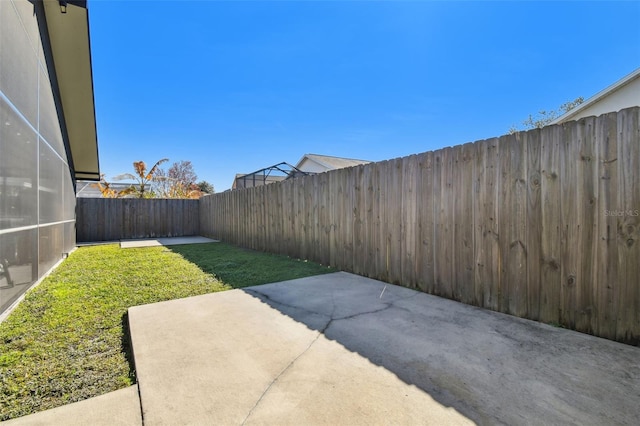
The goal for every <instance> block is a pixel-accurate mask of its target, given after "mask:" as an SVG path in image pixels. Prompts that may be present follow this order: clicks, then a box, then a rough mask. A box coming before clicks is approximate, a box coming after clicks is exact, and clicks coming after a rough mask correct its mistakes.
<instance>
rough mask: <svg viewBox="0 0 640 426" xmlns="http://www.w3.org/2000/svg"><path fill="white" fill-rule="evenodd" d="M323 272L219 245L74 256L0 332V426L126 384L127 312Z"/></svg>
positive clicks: (103, 249) (86, 250) (88, 251)
mask: <svg viewBox="0 0 640 426" xmlns="http://www.w3.org/2000/svg"><path fill="white" fill-rule="evenodd" d="M327 272H332V270H331V269H329V268H327V267H323V266H321V265H318V264H315V263H311V262H306V261H302V260H297V259H291V258H288V257H285V256H277V255H271V254H267V253H260V252H255V251H250V250H245V249H241V248H237V247H234V246H230V245H227V244H223V243H212V244H194V245H184V246H171V247H147V248H135V249H121V248H119V246H118V245H103V246H93V247H82V248H79V249H78V250H76V251H75V252H73V253H72V254H71V255H70V256H69V258H68V259H66V260H65V261H64V262H63V263H62V264H61V265H60V266H59V267H58V268H57V269H56V270H55V271H54V272H53V273H52V274H51V275H49V276H48V277H47V278H46V279H45V280H44V281H43V282H42V284H40V285H39V286H38V287H36V288H35V289H33V290H31V291H29V292H28V293H27V295H26V297H25V300H24V301H23V302H22V303H21V304H20V305H19V306H18V308H17V309H16V310H15V311H14V312H12V313H11V315H10V316H9V317H8V318H7V319H6V320H5V321H4V322H3V323H2V324H0V421H1V420H7V419H10V418H14V417H18V416H22V415H26V414H30V413H34V412H36V411H41V410H45V409H48V408H53V407H57V406H60V405H64V404H67V403H71V402H75V401H80V400H83V399H86V398H90V397H93V396H97V395H101V394H104V393H107V392H110V391H113V390H117V389H120V388H123V387H126V386H129V385H131V384H133V383H135V372H134V371H133V370H132V367H131V365H132V364H131V363H130V359H129V336H128V330H127V319H126V313H127V308H129V307H131V306H136V305H143V304H147V303H154V302H160V301H164V300H170V299H176V298H181V297H188V296H195V295H199V294H204V293H212V292H216V291H222V290H228V289H231V288H240V287H246V286H250V285H257V284H266V283H270V282H276V281H283V280H289V279H294V278H301V277H306V276H311V275H317V274H323V273H327Z"/></svg>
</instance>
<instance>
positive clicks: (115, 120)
mask: <svg viewBox="0 0 640 426" xmlns="http://www.w3.org/2000/svg"><path fill="white" fill-rule="evenodd" d="M89 14H90V29H91V44H92V56H93V59H92V60H93V77H94V90H95V102H96V118H97V126H98V143H99V151H100V166H101V171H102V172H103V173H105V174H106V176H107V178H111V177H113V176H115V175H117V174H121V173H124V172H131V171H132V166H131V163H132V162H133V161H136V160H144V161H145V162H147V163H148V164H149V163H154V162H155V161H156V160H158V159H160V158H163V157H168V158H169V159H170V162H174V161H179V160H190V161H192V162H193V164H194V168H195V171H196V173H197V174H198V176H199V178H200V179H204V180H207V181H209V182H211V183H213V184H214V186H215V188H216V191H223V190H226V189H228V188H229V187H230V186H231V184H232V181H233V177H234V176H235V174H236V173H249V172H252V171H255V170H257V169H260V168H263V167H267V166H270V165H273V164H276V163H279V162H281V161H287V162H289V163H292V164H295V163H296V162H297V161H298V160H299V159H300V158H301V157H302V155H303V154H305V153H315V154H324V155H334V156H339V157H349V158H358V159H366V160H372V161H380V160H385V159H390V158H395V157H401V156H405V155H410V154H415V153H419V152H425V151H430V150H435V149H439V148H442V147H445V146H452V145H458V144H461V143H466V142H473V141H476V140H480V139H486V138H490V137H494V136H500V135H502V134H505V133H507V131H508V129H509V127H510V126H511V125H519V124H520V123H521V122H522V121H523V120H524V119H526V118H527V116H528V115H529V114H530V113H535V112H536V111H539V110H542V109H546V110H549V109H555V108H557V107H558V106H559V105H560V104H562V103H564V102H566V101H569V100H573V99H575V98H576V97H578V96H583V97H585V98H588V97H590V96H592V95H594V94H595V93H597V92H598V91H600V90H602V89H604V88H605V87H606V86H608V85H610V84H612V83H614V82H615V81H617V80H619V79H620V78H622V77H624V76H625V75H627V74H629V73H631V72H632V71H634V70H635V69H637V68H638V67H640V25H638V22H639V21H640V2H638V1H625V2H615V1H605V2H593V1H581V2H578V1H572V2H551V1H543V2H515V1H511V2H507V1H493V2H472V1H466V2H449V1H447V2H444V1H441V2H431V1H406V2H404V1H388V2H380V1H375V2H374V1H233V2H231V1H229V2H227V1H185V0H180V1H153V0H148V1H141V0H139V1H126V0H120V1H111V0H90V1H89Z"/></svg>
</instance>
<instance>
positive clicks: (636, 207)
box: [200, 108, 640, 344]
mask: <svg viewBox="0 0 640 426" xmlns="http://www.w3.org/2000/svg"><path fill="white" fill-rule="evenodd" d="M639 121H640V108H631V109H627V110H623V111H621V112H619V113H612V114H607V115H603V116H600V117H597V118H595V117H589V118H585V119H582V120H580V121H578V122H571V123H567V124H564V125H555V126H549V127H545V128H543V129H539V130H532V131H528V132H521V133H517V134H514V135H505V136H502V137H499V138H494V139H488V140H483V141H478V142H475V143H468V144H465V145H461V146H456V147H453V148H445V149H441V150H438V151H433V152H427V153H424V154H420V155H413V156H410V157H405V158H399V159H395V160H390V161H383V162H379V163H373V164H368V165H365V166H358V167H355V168H349V169H343V170H336V171H332V172H328V173H322V174H319V175H315V176H307V177H303V178H297V179H292V180H288V181H284V182H282V183H275V184H271V185H267V186H261V187H257V188H251V189H243V190H238V191H232V192H225V193H221V194H215V195H212V196H208V197H204V198H202V199H201V200H200V232H201V233H202V234H203V235H208V236H211V237H215V238H220V239H222V240H224V241H227V242H230V243H234V244H238V245H241V246H245V247H250V248H254V249H258V250H265V251H270V252H277V253H284V254H287V255H290V256H296V257H301V258H306V259H310V260H314V261H318V262H321V263H323V264H329V265H332V266H335V267H337V268H340V269H342V270H346V271H351V272H354V273H357V274H361V275H365V276H369V277H372V278H376V279H380V280H383V281H388V282H392V283H397V284H401V285H404V286H408V287H413V288H418V289H420V290H423V291H425V292H427V293H431V294H435V295H439V296H444V297H447V298H451V299H454V300H458V301H461V302H464V303H468V304H472V305H476V306H480V307H484V308H488V309H492V310H495V311H499V312H505V313H509V314H512V315H516V316H519V317H524V318H529V319H533V320H539V321H543V322H547V323H554V324H559V325H562V326H565V327H567V328H571V329H575V330H578V331H583V332H587V333H591V334H595V335H598V336H602V337H606V338H610V339H614V340H619V341H624V342H628V343H632V344H638V342H639V340H640V127H639Z"/></svg>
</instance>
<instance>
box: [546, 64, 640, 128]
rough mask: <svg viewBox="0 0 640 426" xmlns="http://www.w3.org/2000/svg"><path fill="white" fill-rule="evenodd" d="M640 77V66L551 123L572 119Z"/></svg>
mask: <svg viewBox="0 0 640 426" xmlns="http://www.w3.org/2000/svg"><path fill="white" fill-rule="evenodd" d="M638 77H640V68H638V69H637V70H635V71H633V72H632V73H631V74H629V75H627V76H626V77H623V78H621V79H620V80H618V81H617V82H615V83H613V84H612V85H611V86H609V87H607V88H606V89H604V90H601V91H599V92H598V93H596V94H595V95H593V96H592V97H590V98H589V99H587V100H586V101H585V102H583V103H581V104H580V105H578V106H577V107H575V108H573V109H571V110H569V111H568V112H565V113H564V114H562V115H561V116H560V117H558V118H556V119H555V120H553V121H552V122H551V123H550V124H549V125H551V124H558V123H561V122H564V121H568V120H571V117H574V116H576V115H578V114H579V113H580V111H582V110H584V109H586V108H588V107H590V106H591V105H593V104H595V103H596V102H598V101H599V100H600V99H602V98H604V97H605V96H608V95H609V94H611V93H613V92H615V91H617V90H619V89H620V88H621V87H623V86H625V85H627V84H628V83H630V82H631V81H633V80H635V79H636V78H638Z"/></svg>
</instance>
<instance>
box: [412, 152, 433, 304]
mask: <svg viewBox="0 0 640 426" xmlns="http://www.w3.org/2000/svg"><path fill="white" fill-rule="evenodd" d="M433 184H434V181H433V152H427V153H424V154H421V155H419V156H418V180H417V183H416V195H417V197H418V200H417V207H416V208H417V215H418V218H417V221H418V232H419V235H418V249H417V252H416V256H418V258H417V260H416V261H417V262H418V265H417V274H418V282H417V285H418V287H419V288H420V289H421V290H422V291H425V292H427V293H433V292H434V287H435V280H434V251H435V250H436V247H435V246H434V234H433V227H434V216H433V210H434V208H435V207H434V205H435V203H434V197H433V186H434V185H433Z"/></svg>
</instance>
